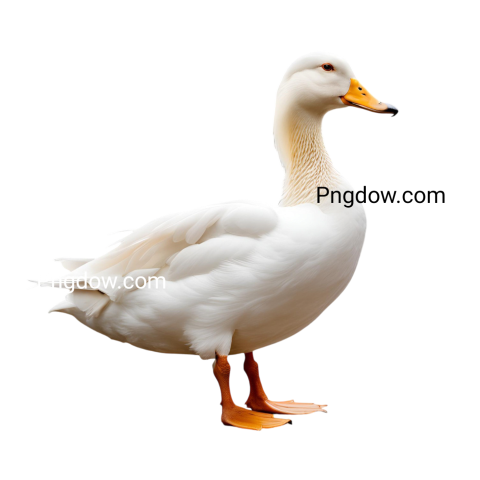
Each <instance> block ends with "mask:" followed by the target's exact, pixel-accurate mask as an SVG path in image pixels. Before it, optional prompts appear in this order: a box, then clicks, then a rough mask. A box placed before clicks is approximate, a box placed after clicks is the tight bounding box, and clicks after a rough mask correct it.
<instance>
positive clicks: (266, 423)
mask: <svg viewBox="0 0 480 480" xmlns="http://www.w3.org/2000/svg"><path fill="white" fill-rule="evenodd" d="M222 422H223V424H224V425H228V426H231V427H238V428H246V429H249V430H262V428H275V427H281V426H282V425H285V424H287V423H290V424H291V423H292V421H291V420H288V419H286V418H275V417H274V416H273V415H271V414H269V413H263V412H253V411H251V410H247V409H246V408H241V407H237V406H236V405H231V406H228V407H223V410H222Z"/></svg>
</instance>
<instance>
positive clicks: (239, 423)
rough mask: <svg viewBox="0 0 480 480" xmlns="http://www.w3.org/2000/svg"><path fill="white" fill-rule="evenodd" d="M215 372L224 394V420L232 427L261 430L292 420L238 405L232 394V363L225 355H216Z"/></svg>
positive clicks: (225, 423)
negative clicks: (234, 401)
mask: <svg viewBox="0 0 480 480" xmlns="http://www.w3.org/2000/svg"><path fill="white" fill-rule="evenodd" d="M213 373H214V375H215V378H216V379H217V381H218V384H219V386H220V392H221V394H222V403H221V405H222V422H223V424H224V425H230V426H232V427H239V428H249V429H251V430H261V429H262V428H274V427H281V426H282V425H285V424H286V423H292V421H291V420H288V419H284V418H275V417H274V416H273V415H270V414H268V413H262V412H252V411H251V410H247V409H246V408H241V407H237V406H236V405H235V404H234V403H233V400H232V395H231V394H230V365H229V363H228V360H227V356H226V355H225V356H224V355H216V356H215V365H214V367H213Z"/></svg>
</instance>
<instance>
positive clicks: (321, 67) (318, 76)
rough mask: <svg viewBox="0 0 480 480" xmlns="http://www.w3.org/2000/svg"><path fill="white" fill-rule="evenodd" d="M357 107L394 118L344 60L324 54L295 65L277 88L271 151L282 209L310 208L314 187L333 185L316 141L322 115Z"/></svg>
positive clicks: (321, 147)
mask: <svg viewBox="0 0 480 480" xmlns="http://www.w3.org/2000/svg"><path fill="white" fill-rule="evenodd" d="M345 107H357V108H361V109H364V110H368V111H370V112H375V113H390V114H393V115H396V114H397V113H398V110H397V109H396V108H395V107H394V106H392V105H389V104H388V103H383V102H379V101H378V100H377V99H376V98H375V97H373V96H372V95H371V94H370V93H369V92H368V90H367V89H366V88H365V87H364V86H363V85H362V84H361V83H360V82H359V81H358V80H357V79H356V77H355V74H354V73H353V71H352V69H351V68H350V66H349V65H348V64H347V63H346V62H345V61H343V60H340V59H339V58H336V57H333V56H331V55H325V54H315V55H309V56H307V57H303V58H300V59H299V60H297V61H296V62H294V63H293V64H292V65H291V66H290V68H289V69H288V70H287V72H286V74H285V76H284V77H283V79H282V82H281V83H280V87H279V89H278V94H277V104H276V109H275V125H274V135H275V145H276V147H277V150H278V153H279V156H280V160H281V162H282V164H283V166H284V167H285V170H286V177H285V186H284V194H283V197H282V201H281V205H283V206H290V205H297V204H299V203H306V202H313V201H315V200H314V199H312V198H313V197H312V192H313V191H314V188H315V185H317V186H324V187H327V188H330V187H333V186H336V185H337V184H338V178H339V177H338V175H337V173H336V171H335V170H334V169H333V167H332V165H331V161H330V158H329V156H328V154H327V152H326V150H325V146H324V144H323V139H322V135H321V124H322V119H323V116H324V115H325V113H327V112H328V111H330V110H334V109H336V108H345Z"/></svg>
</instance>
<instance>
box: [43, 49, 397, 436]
mask: <svg viewBox="0 0 480 480" xmlns="http://www.w3.org/2000/svg"><path fill="white" fill-rule="evenodd" d="M347 105H352V106H356V107H360V108H364V109H367V110H370V111H373V112H378V113H393V114H396V113H397V110H396V109H395V108H394V107H391V106H390V105H387V104H383V103H379V102H378V101H377V100H375V99H374V98H373V97H372V96H371V95H370V94H369V93H368V92H367V90H366V89H365V88H364V87H362V86H361V85H360V84H359V83H358V81H357V80H355V78H354V74H353V72H352V70H351V69H350V67H349V66H348V65H347V64H346V63H345V62H343V61H341V60H339V59H338V58H334V57H332V56H329V55H323V54H322V55H320V54H318V55H312V56H308V57H304V58H301V59H300V60H298V61H296V62H295V63H294V64H293V65H292V66H291V67H290V68H289V69H288V71H287V73H286V74H285V76H284V78H283V80H282V82H281V84H280V88H279V90H278V96H277V106H276V114H275V126H274V133H275V142H276V146H277V149H278V151H279V155H280V158H281V161H282V163H283V165H284V167H285V171H286V178H285V187H284V193H283V197H282V199H281V202H280V206H279V207H278V208H275V209H272V208H268V207H264V206H260V205H255V204H250V203H224V204H218V205H213V206H210V207H206V208H200V209H197V210H193V211H190V212H187V213H180V214H176V215H169V216H166V217H162V218H160V219H158V220H155V221H153V222H151V223H149V224H147V225H145V226H144V227H142V228H140V229H138V230H136V231H134V232H133V233H131V234H130V235H129V236H127V237H126V238H124V239H123V240H122V241H121V243H120V245H119V246H118V247H117V248H115V249H114V250H113V251H111V252H109V253H107V254H105V255H103V256H101V257H98V258H96V259H92V260H71V259H70V260H68V259H65V260H63V265H64V266H65V267H66V268H68V269H69V270H73V271H72V273H71V274H69V275H68V277H66V278H65V279H62V281H61V282H63V286H65V285H66V286H68V287H70V288H72V290H73V292H72V293H70V294H69V295H68V296H67V297H66V299H65V301H63V302H62V303H61V304H59V305H57V306H56V307H54V308H53V309H52V310H51V311H57V312H65V313H69V314H71V315H73V316H75V317H76V318H77V319H78V320H79V321H80V322H82V323H84V324H85V325H87V326H88V327H90V328H92V329H93V330H96V331H97V332H100V333H103V334H104V335H107V336H108V337H110V338H112V339H114V340H119V341H121V342H128V343H130V344H132V345H135V346H137V347H140V348H144V349H148V350H154V351H156V352H163V353H183V354H195V355H199V356H200V357H201V358H203V359H209V358H216V361H215V364H214V374H215V376H216V378H217V380H218V382H219V384H220V389H221V395H222V421H223V423H224V424H226V425H232V426H236V427H242V428H250V429H256V430H259V429H261V428H262V427H263V428H271V427H276V426H281V425H284V424H285V423H288V422H289V420H286V419H278V418H274V417H273V415H272V413H280V414H299V413H311V412H314V411H323V407H324V406H325V405H315V404H299V403H294V402H273V401H270V400H269V399H268V398H267V396H266V394H265V392H264V391H263V388H262V385H261V382H260V378H259V376H258V365H257V364H256V362H255V360H254V359H253V354H252V352H253V351H254V350H257V349H259V348H262V347H266V346H267V345H271V344H273V343H276V342H280V341H281V340H284V339H285V338H288V337H290V336H291V335H294V334H295V333H297V332H299V331H300V330H302V329H303V328H305V327H306V326H307V325H309V324H310V323H311V322H313V320H315V319H316V318H317V317H318V316H319V315H320V314H321V313H322V312H323V311H324V310H325V309H326V308H327V307H328V306H329V305H330V304H331V303H332V302H333V301H334V300H335V299H336V298H337V297H338V296H339V295H340V293H342V291H343V290H344V288H345V287H346V286H347V284H348V282H349V281H350V279H351V278H352V275H353V273H354V271H355V268H356V266H357V262H358V259H359V256H360V252H361V250H362V245H363V240H364V236H365V227H366V221H365V214H364V211H363V208H362V207H361V206H360V205H358V204H354V205H353V207H351V208H345V207H344V206H343V205H342V204H333V203H330V202H328V200H327V199H326V198H325V199H322V201H321V202H320V203H317V187H327V188H329V189H330V190H332V189H335V190H340V191H342V190H351V187H349V186H348V184H347V183H346V181H345V180H344V179H343V178H342V177H341V176H340V175H339V174H338V173H337V172H336V171H335V170H334V169H333V167H332V164H331V161H330V158H329V156H328V154H327V152H326V150H325V147H324V144H323V140H322V134H321V124H322V120H323V116H324V115H325V113H327V112H328V111H330V110H333V109H335V108H342V107H346V106H347ZM150 277H164V279H165V282H164V284H163V282H162V281H160V282H156V281H154V280H153V279H151V280H150V281H148V279H149V278H150ZM84 278H86V279H87V281H86V283H85V284H82V281H81V280H80V279H84ZM125 279H127V280H128V281H125ZM141 279H146V280H144V283H143V284H142V280H141ZM134 280H137V285H139V286H140V287H142V286H143V287H144V288H136V287H133V288H131V286H132V284H133V281H134ZM50 284H53V285H54V286H62V285H60V283H59V282H51V283H50ZM239 353H244V354H245V356H246V360H245V371H246V372H247V375H248V377H249V380H250V386H251V391H250V397H249V399H248V401H247V406H248V407H250V408H251V409H252V410H247V409H244V408H240V407H238V406H236V405H235V404H234V403H233V400H232V397H231V395H230V390H229V372H230V366H229V364H228V361H227V355H235V354H239Z"/></svg>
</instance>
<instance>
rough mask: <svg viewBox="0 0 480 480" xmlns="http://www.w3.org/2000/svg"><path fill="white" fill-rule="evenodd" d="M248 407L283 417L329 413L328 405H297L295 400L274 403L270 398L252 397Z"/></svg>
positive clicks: (248, 401)
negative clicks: (326, 408)
mask: <svg viewBox="0 0 480 480" xmlns="http://www.w3.org/2000/svg"><path fill="white" fill-rule="evenodd" d="M246 405H247V407H248V408H251V409H252V410H254V411H256V412H265V413H278V414H281V415H306V414H309V413H315V412H323V413H327V411H326V410H325V407H326V406H327V405H317V404H315V403H296V402H294V401H293V400H288V401H286V402H274V401H272V400H269V399H268V398H261V397H250V398H249V399H248V400H247V403H246Z"/></svg>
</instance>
